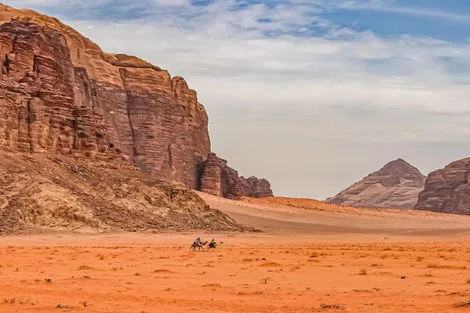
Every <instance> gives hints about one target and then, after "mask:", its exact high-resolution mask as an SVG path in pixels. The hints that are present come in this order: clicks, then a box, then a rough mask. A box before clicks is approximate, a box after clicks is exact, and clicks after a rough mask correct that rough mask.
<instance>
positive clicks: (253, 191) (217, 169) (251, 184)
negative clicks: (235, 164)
mask: <svg viewBox="0 0 470 313" xmlns="http://www.w3.org/2000/svg"><path fill="white" fill-rule="evenodd" d="M200 190H201V191H203V192H206V193H209V194H212V195H215V196H219V197H224V198H229V199H239V198H241V197H243V196H246V197H253V198H262V197H271V196H273V193H272V190H271V185H270V184H269V182H268V181H267V180H266V179H258V178H256V177H250V178H245V177H240V176H239V175H238V172H237V171H236V170H234V169H233V168H230V167H229V166H227V161H226V160H223V159H221V158H219V157H217V155H215V154H214V153H212V154H210V155H209V157H208V159H207V160H206V161H205V162H204V163H203V165H202V171H201V186H200Z"/></svg>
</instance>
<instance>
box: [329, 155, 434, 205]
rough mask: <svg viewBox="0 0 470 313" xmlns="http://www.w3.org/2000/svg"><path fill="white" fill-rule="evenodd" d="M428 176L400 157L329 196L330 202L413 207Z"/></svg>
mask: <svg viewBox="0 0 470 313" xmlns="http://www.w3.org/2000/svg"><path fill="white" fill-rule="evenodd" d="M425 179H426V177H425V176H424V175H422V174H421V173H420V171H419V170H418V169H416V168H415V167H413V166H412V165H410V164H409V163H408V162H406V161H404V160H402V159H398V160H395V161H392V162H390V163H388V164H387V165H385V166H384V167H383V168H381V169H380V170H379V171H377V172H374V173H372V174H370V175H368V176H367V177H365V178H364V179H362V180H361V181H359V182H356V183H355V184H353V185H352V186H351V187H349V188H347V189H345V190H344V191H342V192H340V193H339V194H338V195H336V196H335V197H332V198H329V199H327V202H329V203H332V204H341V205H347V206H354V207H365V208H391V209H393V208H396V209H413V207H414V206H415V204H416V202H417V199H418V194H419V193H420V192H421V191H422V190H423V188H424V181H425Z"/></svg>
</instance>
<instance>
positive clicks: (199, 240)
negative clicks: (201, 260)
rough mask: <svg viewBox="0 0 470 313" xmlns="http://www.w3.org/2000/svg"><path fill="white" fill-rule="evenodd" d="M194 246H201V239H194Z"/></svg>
mask: <svg viewBox="0 0 470 313" xmlns="http://www.w3.org/2000/svg"><path fill="white" fill-rule="evenodd" d="M196 244H197V245H199V246H201V245H202V241H201V237H197V238H196Z"/></svg>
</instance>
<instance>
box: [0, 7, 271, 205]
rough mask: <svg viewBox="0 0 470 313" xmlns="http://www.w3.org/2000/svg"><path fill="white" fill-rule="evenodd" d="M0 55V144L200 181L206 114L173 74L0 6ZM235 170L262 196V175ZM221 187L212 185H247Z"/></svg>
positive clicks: (186, 182) (192, 184)
mask: <svg viewBox="0 0 470 313" xmlns="http://www.w3.org/2000/svg"><path fill="white" fill-rule="evenodd" d="M0 62H1V65H2V69H1V72H0V148H7V149H8V150H9V151H18V152H30V153H38V154H39V153H40V154H47V155H49V156H51V155H52V156H54V155H75V156H85V157H89V158H93V159H100V158H101V159H102V158H106V159H115V158H118V159H123V160H128V161H130V162H132V163H133V164H135V165H136V166H137V167H138V168H139V169H140V170H141V171H142V172H143V173H145V174H147V175H148V176H149V177H151V178H153V179H154V180H158V181H164V182H168V183H172V184H178V185H182V186H185V187H188V188H193V189H197V188H198V187H199V186H201V185H206V184H207V182H206V181H207V180H208V178H207V177H203V178H202V179H203V180H204V182H202V181H201V176H200V174H201V164H202V163H203V162H204V161H206V159H207V157H208V155H209V153H210V152H211V147H210V139H209V134H208V116H207V114H206V111H205V109H204V107H203V106H202V104H201V103H199V101H198V98H197V94H196V92H195V91H194V90H192V89H190V88H189V87H188V85H187V83H186V82H185V80H184V79H183V78H181V77H171V76H170V74H169V73H168V72H167V71H165V70H162V69H160V68H159V67H157V66H154V65H152V64H150V63H148V62H146V61H144V60H141V59H138V58H136V57H133V56H128V55H123V54H107V53H104V52H103V51H102V50H101V49H100V48H99V47H98V46H97V45H96V44H94V43H93V42H91V41H90V40H88V39H87V38H85V37H83V36H82V35H80V34H79V33H78V32H76V31H75V30H73V29H72V28H70V27H68V26H66V25H64V24H62V23H61V22H60V21H59V20H57V19H55V18H52V17H48V16H44V15H41V14H38V13H36V12H34V11H32V10H17V9H14V8H11V7H8V6H5V5H1V4H0ZM208 171H210V170H209V169H208ZM235 173H236V172H235ZM215 176H216V175H215ZM229 176H230V177H231V176H232V175H229ZM235 176H236V177H237V182H236V183H235V185H237V186H241V185H243V187H240V188H245V189H244V190H249V191H250V194H253V195H259V196H262V195H266V194H267V192H266V190H267V189H269V183H267V182H266V181H263V180H257V179H255V178H250V179H247V180H244V179H241V178H238V174H237V175H234V177H235ZM214 186H215V185H214ZM222 186H225V183H223V184H222ZM224 188H225V187H224ZM229 189H230V190H231V191H230V192H228V193H227V192H226V191H225V190H224V191H223V192H222V190H219V191H218V192H216V191H213V193H220V194H228V195H231V194H237V195H238V194H243V195H245V194H246V193H247V192H248V191H247V192H245V191H236V190H235V189H236V188H235V187H233V188H232V187H231V188H229ZM251 191H252V192H251Z"/></svg>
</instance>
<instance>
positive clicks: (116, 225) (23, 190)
mask: <svg viewBox="0 0 470 313" xmlns="http://www.w3.org/2000/svg"><path fill="white" fill-rule="evenodd" d="M0 158H1V160H2V162H0V234H18V233H30V232H38V231H73V232H88V233H89V232H92V233H94V232H104V231H129V232H135V231H139V232H158V231H165V230H166V231H183V230H193V231H194V230H201V229H207V230H213V231H250V230H251V229H248V228H245V227H243V226H241V225H239V224H238V223H237V222H235V221H234V220H233V219H231V218H230V217H228V216H227V215H225V214H223V213H221V212H219V211H217V210H213V209H211V208H209V206H208V205H207V204H206V203H205V202H204V201H203V200H202V199H201V198H200V197H199V196H198V195H197V194H196V193H195V192H193V191H191V190H188V189H185V188H181V187H176V186H171V185H168V184H155V182H152V181H149V180H148V179H146V178H145V177H144V175H143V174H142V173H141V172H140V171H139V170H137V169H136V168H135V167H134V166H132V165H131V164H129V163H128V162H123V161H121V162H118V161H113V162H109V160H94V161H93V162H90V161H89V159H88V158H76V157H64V156H60V155H58V156H54V157H52V158H51V157H44V156H42V155H32V154H27V153H17V152H15V153H11V152H5V151H2V150H0Z"/></svg>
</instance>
